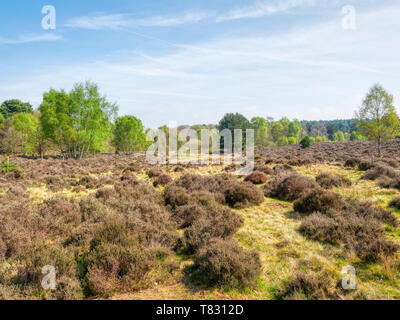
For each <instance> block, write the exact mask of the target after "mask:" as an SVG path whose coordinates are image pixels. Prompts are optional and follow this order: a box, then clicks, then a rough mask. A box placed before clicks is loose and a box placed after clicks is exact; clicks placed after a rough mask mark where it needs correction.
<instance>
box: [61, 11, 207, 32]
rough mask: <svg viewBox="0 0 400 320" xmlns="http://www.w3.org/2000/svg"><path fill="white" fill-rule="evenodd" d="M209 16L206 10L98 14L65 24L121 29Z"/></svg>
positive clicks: (190, 20)
mask: <svg viewBox="0 0 400 320" xmlns="http://www.w3.org/2000/svg"><path fill="white" fill-rule="evenodd" d="M208 16H209V15H208V14H207V13H206V12H186V13H184V14H182V15H181V16H154V17H149V18H143V19H135V18H133V17H132V15H127V14H112V15H96V16H82V17H77V18H73V19H72V20H70V21H69V22H68V23H67V24H66V25H65V26H66V27H69V28H79V29H90V30H101V29H120V28H128V27H135V26H136V27H171V26H177V25H182V24H185V23H197V22H200V21H202V20H204V19H206V18H207V17H208Z"/></svg>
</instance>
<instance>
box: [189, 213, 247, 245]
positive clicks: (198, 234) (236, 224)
mask: <svg viewBox="0 0 400 320" xmlns="http://www.w3.org/2000/svg"><path fill="white" fill-rule="evenodd" d="M242 225H243V220H242V218H241V217H240V216H239V215H238V214H236V213H234V212H232V211H230V210H229V209H223V208H221V209H220V210H219V211H217V212H213V213H209V214H208V215H206V216H201V217H199V218H197V219H195V220H194V222H193V223H192V225H191V227H190V228H187V229H186V230H185V233H184V236H183V240H182V241H183V246H184V248H185V250H186V251H188V252H196V251H197V250H199V249H200V248H201V247H202V246H204V245H205V244H206V243H207V242H208V241H209V240H210V239H211V238H222V239H226V238H229V237H231V236H233V235H234V234H235V233H236V232H237V230H238V229H239V228H240V227H241V226H242Z"/></svg>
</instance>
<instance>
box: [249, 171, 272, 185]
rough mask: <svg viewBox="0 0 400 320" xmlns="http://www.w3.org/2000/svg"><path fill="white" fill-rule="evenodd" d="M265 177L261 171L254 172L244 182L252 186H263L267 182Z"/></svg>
mask: <svg viewBox="0 0 400 320" xmlns="http://www.w3.org/2000/svg"><path fill="white" fill-rule="evenodd" d="M267 179H268V177H267V175H266V174H265V173H264V172H261V171H254V172H252V173H251V174H250V175H248V176H247V177H246V178H245V179H244V181H248V182H251V183H253V184H263V183H265V182H267Z"/></svg>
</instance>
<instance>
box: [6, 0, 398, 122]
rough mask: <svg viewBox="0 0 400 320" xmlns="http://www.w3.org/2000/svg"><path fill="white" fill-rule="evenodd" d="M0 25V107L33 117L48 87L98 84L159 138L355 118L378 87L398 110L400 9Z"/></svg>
mask: <svg viewBox="0 0 400 320" xmlns="http://www.w3.org/2000/svg"><path fill="white" fill-rule="evenodd" d="M45 5H52V6H54V7H55V9H56V13H57V20H56V29H55V30H43V29H42V26H41V21H42V18H43V16H44V15H43V14H42V13H41V10H42V7H43V6H45ZM345 5H351V6H354V8H355V9H356V29H355V30H348V29H345V28H343V26H342V19H343V17H344V16H343V14H342V13H341V11H342V8H343V6H345ZM0 26H1V28H0V70H1V73H0V101H3V100H5V99H9V98H19V99H21V100H23V101H29V102H31V103H32V104H33V105H34V106H35V107H37V106H38V105H39V104H40V102H41V99H42V94H43V92H45V91H47V90H49V88H50V87H52V88H55V89H60V88H64V89H66V90H70V89H71V88H72V86H73V84H74V83H75V82H78V81H85V80H92V81H94V82H97V83H98V84H99V85H100V88H101V91H102V93H104V94H106V95H107V97H108V99H109V100H111V101H113V102H114V101H115V102H117V104H118V105H119V107H120V114H121V115H124V114H133V115H135V116H137V117H139V118H140V119H142V121H143V123H144V125H145V126H146V127H153V128H154V127H158V126H160V125H163V124H168V123H169V122H177V123H178V124H197V123H216V122H218V120H219V119H220V118H221V117H222V116H223V115H224V114H225V113H227V112H240V113H242V114H244V115H245V116H247V117H248V118H251V117H253V116H263V117H267V116H271V117H274V118H276V119H277V118H280V117H282V116H287V117H289V118H292V119H294V118H297V119H309V120H318V119H337V118H341V119H342V118H350V117H352V116H353V114H354V111H355V110H356V109H357V107H358V106H359V105H360V103H361V101H362V98H363V96H364V95H365V93H366V91H367V90H368V89H369V87H371V86H372V85H373V84H375V83H377V82H379V83H381V84H382V85H383V86H384V87H386V88H387V89H388V90H389V91H390V92H391V93H392V94H394V95H395V97H396V101H395V102H396V106H398V105H399V102H400V99H399V98H400V86H399V84H400V60H399V52H400V36H399V35H400V1H399V0H397V1H394V0H380V1H378V0H351V1H350V0H345V1H342V0H259V1H257V0H246V1H245V0H229V1H228V0H213V1H211V0H202V1H200V0H190V1H187V0H152V1H148V0H147V1H144V0H143V1H142V0H134V1H133V0H130V1H128V0H113V1H111V0H107V1H106V0H85V1H76V0H69V1H65V0H63V1H59V0H47V1H41V0H24V1H22V0H13V1H10V0H3V1H2V2H1V7H0Z"/></svg>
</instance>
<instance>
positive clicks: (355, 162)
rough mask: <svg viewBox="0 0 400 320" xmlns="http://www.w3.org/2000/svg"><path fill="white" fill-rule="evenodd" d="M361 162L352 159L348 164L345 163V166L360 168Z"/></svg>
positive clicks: (347, 161)
mask: <svg viewBox="0 0 400 320" xmlns="http://www.w3.org/2000/svg"><path fill="white" fill-rule="evenodd" d="M360 162H361V160H360V159H358V158H350V159H347V160H346V162H345V163H344V166H345V167H349V168H356V167H358V165H359V164H360Z"/></svg>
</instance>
